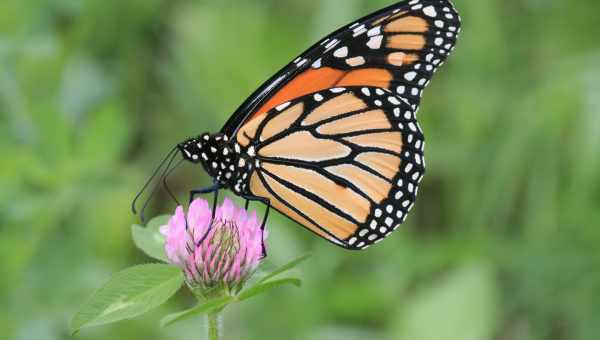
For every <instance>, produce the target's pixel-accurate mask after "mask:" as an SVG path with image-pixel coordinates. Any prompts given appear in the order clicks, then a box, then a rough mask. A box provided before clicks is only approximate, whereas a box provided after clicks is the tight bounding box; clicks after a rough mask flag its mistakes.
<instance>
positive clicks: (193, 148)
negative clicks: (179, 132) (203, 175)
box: [177, 134, 208, 163]
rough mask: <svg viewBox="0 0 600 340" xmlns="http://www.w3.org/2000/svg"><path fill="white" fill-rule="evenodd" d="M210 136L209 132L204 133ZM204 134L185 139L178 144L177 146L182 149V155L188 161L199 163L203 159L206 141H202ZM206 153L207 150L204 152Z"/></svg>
mask: <svg viewBox="0 0 600 340" xmlns="http://www.w3.org/2000/svg"><path fill="white" fill-rule="evenodd" d="M204 135H206V136H208V134H204ZM204 135H200V136H198V137H193V138H189V139H187V140H185V141H184V142H181V143H179V144H177V148H178V149H179V151H181V155H182V156H183V158H184V159H185V160H187V161H190V162H192V163H199V162H200V161H201V157H202V153H203V152H204V151H203V148H204V143H203V142H202V137H203V136H204ZM204 154H205V155H206V152H204Z"/></svg>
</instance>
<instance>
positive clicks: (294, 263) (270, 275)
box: [258, 254, 310, 283]
mask: <svg viewBox="0 0 600 340" xmlns="http://www.w3.org/2000/svg"><path fill="white" fill-rule="evenodd" d="M309 257H310V254H306V255H303V256H300V257H298V258H296V259H294V260H292V261H290V262H288V263H286V264H284V265H283V266H281V267H279V268H277V269H275V270H274V271H272V272H270V273H268V274H267V275H265V277H263V278H262V279H260V281H258V282H259V283H262V282H265V281H268V280H269V279H271V278H273V277H275V276H277V275H279V274H281V273H283V272H286V271H288V270H290V269H292V268H294V267H296V266H297V265H299V264H300V263H301V262H304V261H305V260H307V259H308V258H309Z"/></svg>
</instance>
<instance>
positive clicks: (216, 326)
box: [206, 311, 223, 340]
mask: <svg viewBox="0 0 600 340" xmlns="http://www.w3.org/2000/svg"><path fill="white" fill-rule="evenodd" d="M206 320H207V324H208V325H207V326H208V327H207V329H208V339H209V340H221V339H222V337H223V328H222V327H223V317H222V315H221V313H220V312H217V311H215V312H210V313H208V314H207V315H206Z"/></svg>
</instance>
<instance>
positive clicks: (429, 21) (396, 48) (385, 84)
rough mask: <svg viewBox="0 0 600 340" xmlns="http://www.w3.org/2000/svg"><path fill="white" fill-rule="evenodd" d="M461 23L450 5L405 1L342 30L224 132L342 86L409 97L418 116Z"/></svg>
mask: <svg viewBox="0 0 600 340" xmlns="http://www.w3.org/2000/svg"><path fill="white" fill-rule="evenodd" d="M459 32H460V18H459V16H458V13H457V12H456V10H455V9H454V6H453V5H452V3H451V2H450V1H449V0H412V1H407V2H401V3H398V4H395V5H392V6H390V7H387V8H384V9H382V10H380V11H377V12H375V13H373V14H371V15H368V16H366V17H364V18H362V19H360V20H358V21H357V22H355V23H353V24H351V25H348V26H345V27H342V28H340V29H339V30H337V31H335V32H334V33H332V34H330V35H329V36H327V37H326V38H325V39H323V40H321V41H320V42H318V43H316V44H315V45H314V46H312V47H311V48H309V49H308V50H307V51H305V52H304V53H302V54H301V55H300V56H299V57H298V58H296V59H295V60H294V61H293V62H291V63H289V64H288V65H287V66H285V67H284V68H283V69H282V70H280V71H279V72H278V73H277V74H275V75H274V76H273V77H271V78H270V79H269V80H268V81H266V82H265V83H264V84H263V85H262V86H261V87H259V88H258V89H257V90H256V91H255V92H254V93H253V94H252V95H251V96H250V97H249V98H248V99H247V100H246V101H245V102H244V103H243V104H242V105H241V106H240V107H239V108H238V109H237V110H236V112H235V113H234V114H233V115H232V117H231V118H230V119H229V120H228V121H227V123H226V124H225V125H224V126H223V128H222V129H221V132H222V133H224V134H226V135H228V136H230V137H233V136H234V135H235V134H236V132H237V131H238V130H239V128H240V127H241V126H242V125H244V124H247V123H249V122H250V121H251V120H252V119H254V118H256V117H257V116H259V115H262V114H264V113H266V112H267V111H269V110H270V109H272V108H274V107H275V106H278V105H281V104H282V103H285V102H288V101H290V100H292V99H295V98H298V97H300V96H303V95H306V94H309V93H314V92H317V91H321V90H324V89H327V88H334V87H339V86H373V87H380V88H384V89H388V90H390V91H392V92H394V93H395V94H397V95H398V96H401V97H403V98H405V99H406V100H407V101H408V102H409V103H410V104H411V106H412V108H413V110H415V111H416V109H417V107H418V105H419V102H420V98H421V95H422V92H423V89H424V88H425V87H426V86H427V84H428V83H429V81H430V79H431V77H432V76H433V74H434V72H435V71H436V70H437V68H438V67H440V66H441V65H442V64H443V63H444V61H445V60H446V58H447V57H448V55H449V54H450V52H451V51H452V50H453V49H454V46H455V43H456V38H457V34H458V33H459Z"/></svg>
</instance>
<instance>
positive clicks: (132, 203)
mask: <svg viewBox="0 0 600 340" xmlns="http://www.w3.org/2000/svg"><path fill="white" fill-rule="evenodd" d="M176 150H177V147H174V148H173V149H171V151H169V153H168V154H167V155H166V156H165V158H163V160H162V161H160V163H159V164H158V166H157V167H156V169H154V172H153V173H152V175H151V176H150V178H149V179H148V180H147V181H146V183H145V184H144V186H143V187H142V189H141V190H140V192H138V194H137V195H135V198H134V199H133V202H131V211H132V212H133V213H134V214H137V209H136V207H135V206H136V204H137V201H138V199H140V197H141V196H142V194H143V193H144V191H146V189H147V188H148V186H149V185H150V183H152V181H153V180H154V178H155V177H156V175H157V174H158V172H159V171H160V169H161V168H162V167H163V165H164V164H165V163H166V162H167V160H168V159H169V157H171V155H172V154H173V152H175V151H176Z"/></svg>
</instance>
